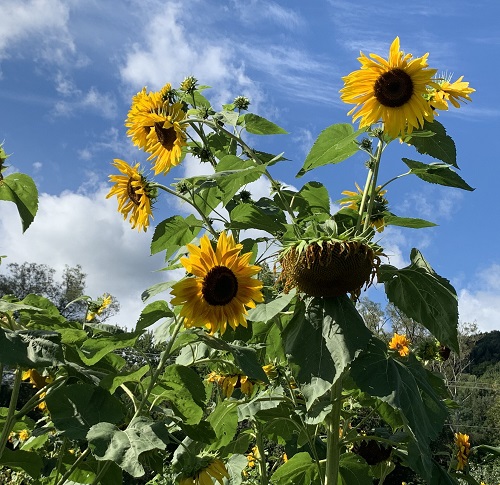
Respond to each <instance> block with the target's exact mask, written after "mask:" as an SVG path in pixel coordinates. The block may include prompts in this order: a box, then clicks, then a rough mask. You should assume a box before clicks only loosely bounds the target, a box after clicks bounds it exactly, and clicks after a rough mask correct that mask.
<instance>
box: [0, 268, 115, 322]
mask: <svg viewBox="0 0 500 485" xmlns="http://www.w3.org/2000/svg"><path fill="white" fill-rule="evenodd" d="M55 274H56V270H55V269H54V268H51V267H50V266H48V265H46V264H39V263H28V262H24V263H23V264H18V263H10V264H8V265H7V273H6V274H0V298H1V297H2V296H4V295H13V296H14V297H15V298H17V299H19V300H22V299H24V298H25V297H26V296H27V295H29V294H37V295H41V296H44V297H45V298H47V299H49V300H50V301H51V302H52V303H53V304H54V305H55V306H56V307H57V309H58V310H59V312H60V313H61V315H63V316H64V317H66V318H67V319H69V320H83V319H84V318H85V314H86V312H87V302H86V301H85V300H83V299H82V300H78V298H80V297H82V296H83V295H84V291H85V279H86V277H87V275H86V274H85V273H84V272H83V271H82V267H81V266H80V265H79V264H78V265H76V266H73V267H70V266H68V265H66V266H65V268H64V271H63V274H62V279H61V281H56V280H55ZM75 300H77V301H75ZM71 302H73V303H71ZM70 303H71V305H69V304H70ZM118 309H119V304H118V302H117V301H116V300H115V299H113V302H112V303H111V305H109V306H108V307H107V308H106V309H105V310H104V311H103V312H102V313H101V314H100V315H99V320H100V321H103V320H105V319H106V318H108V317H110V316H111V315H113V314H115V313H116V312H117V311H118Z"/></svg>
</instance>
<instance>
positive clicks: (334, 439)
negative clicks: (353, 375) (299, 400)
mask: <svg viewBox="0 0 500 485" xmlns="http://www.w3.org/2000/svg"><path fill="white" fill-rule="evenodd" d="M331 403H332V410H331V411H330V414H329V415H328V417H327V434H326V474H325V485H337V484H338V479H339V458H340V435H339V429H340V412H341V410H342V376H340V377H339V378H338V379H337V381H336V382H335V384H334V385H333V386H332V390H331Z"/></svg>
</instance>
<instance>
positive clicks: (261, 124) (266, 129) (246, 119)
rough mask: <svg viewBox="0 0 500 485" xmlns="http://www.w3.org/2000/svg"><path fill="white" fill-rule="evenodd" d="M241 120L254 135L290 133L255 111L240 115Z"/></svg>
mask: <svg viewBox="0 0 500 485" xmlns="http://www.w3.org/2000/svg"><path fill="white" fill-rule="evenodd" d="M239 122H243V124H244V126H245V129H246V130H247V131H248V133H252V134H253V135H286V134H287V133H288V132H287V131H285V130H284V129H283V128H281V127H280V126H278V125H276V124H274V123H273V122H272V121H269V120H266V119H265V118H262V116H258V115H256V114H253V113H247V114H244V115H242V116H240V119H239Z"/></svg>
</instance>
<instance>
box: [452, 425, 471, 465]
mask: <svg viewBox="0 0 500 485" xmlns="http://www.w3.org/2000/svg"><path fill="white" fill-rule="evenodd" d="M455 445H456V447H457V454H456V457H457V470H463V469H464V468H465V465H467V461H468V459H469V454H470V442H469V435H468V434H462V433H455Z"/></svg>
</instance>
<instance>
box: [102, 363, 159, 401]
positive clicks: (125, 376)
mask: <svg viewBox="0 0 500 485" xmlns="http://www.w3.org/2000/svg"><path fill="white" fill-rule="evenodd" d="M148 371H149V365H143V366H142V367H141V368H139V369H137V370H129V371H125V372H121V373H119V374H108V375H107V376H105V377H104V378H103V379H102V380H101V382H100V383H99V385H100V386H101V387H102V388H103V389H106V390H107V391H109V392H110V393H111V394H114V392H115V391H116V389H117V388H118V387H120V386H121V385H122V384H125V383H126V382H140V380H141V379H142V378H143V377H144V375H145V374H146V373H147V372H148Z"/></svg>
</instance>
